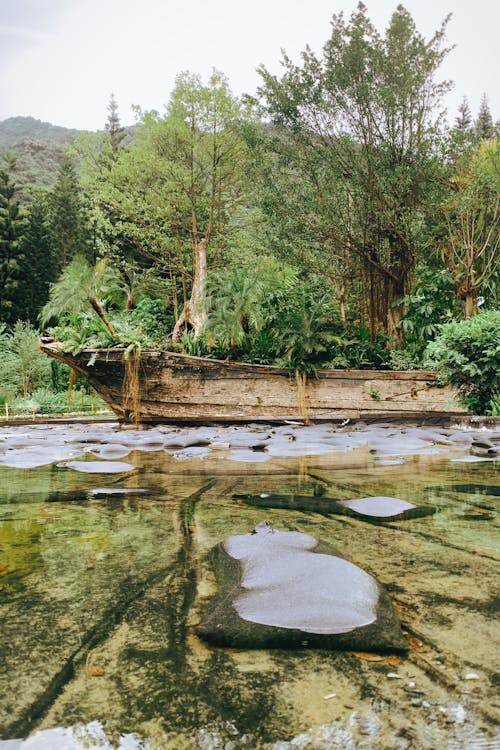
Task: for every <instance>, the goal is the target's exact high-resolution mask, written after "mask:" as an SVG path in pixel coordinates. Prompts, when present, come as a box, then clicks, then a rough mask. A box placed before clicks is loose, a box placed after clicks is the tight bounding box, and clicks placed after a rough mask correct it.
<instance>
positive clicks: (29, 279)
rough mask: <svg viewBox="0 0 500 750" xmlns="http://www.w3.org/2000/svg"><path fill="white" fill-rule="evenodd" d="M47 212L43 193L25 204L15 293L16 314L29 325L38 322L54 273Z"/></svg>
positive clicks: (55, 264) (54, 265) (55, 274)
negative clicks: (28, 204) (24, 226)
mask: <svg viewBox="0 0 500 750" xmlns="http://www.w3.org/2000/svg"><path fill="white" fill-rule="evenodd" d="M47 215H48V206H47V198H46V196H44V195H42V194H39V195H36V196H35V198H34V200H33V201H32V203H31V204H30V206H29V208H28V214H27V221H26V230H25V232H24V235H23V237H22V240H21V262H20V273H19V285H18V287H17V289H16V296H15V307H16V310H17V315H18V317H19V318H22V319H23V320H29V321H30V322H31V323H32V324H33V325H37V324H38V314H39V312H40V310H41V309H42V307H43V306H44V305H45V303H46V302H47V300H48V298H49V284H50V283H51V282H53V281H55V279H56V278H57V273H58V266H57V263H56V259H55V258H54V252H53V250H52V238H51V232H50V227H49V223H48V220H47Z"/></svg>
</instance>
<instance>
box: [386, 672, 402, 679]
mask: <svg viewBox="0 0 500 750" xmlns="http://www.w3.org/2000/svg"><path fill="white" fill-rule="evenodd" d="M386 677H390V678H392V679H393V680H402V679H403V678H402V677H401V675H400V674H398V673H397V672H387V674H386Z"/></svg>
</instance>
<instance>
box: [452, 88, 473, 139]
mask: <svg viewBox="0 0 500 750" xmlns="http://www.w3.org/2000/svg"><path fill="white" fill-rule="evenodd" d="M472 126H473V120H472V114H471V111H470V106H469V102H468V101H467V98H466V97H465V96H464V98H463V99H462V101H461V103H460V106H459V107H458V115H457V116H456V117H455V128H456V129H457V130H461V131H462V132H463V131H468V130H470V129H471V128H472Z"/></svg>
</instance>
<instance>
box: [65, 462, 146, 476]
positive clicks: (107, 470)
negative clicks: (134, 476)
mask: <svg viewBox="0 0 500 750" xmlns="http://www.w3.org/2000/svg"><path fill="white" fill-rule="evenodd" d="M57 465H58V467H59V468H62V469H75V471H83V472H84V473H86V474H119V473H120V472H121V471H132V469H134V468H135V467H134V466H133V464H128V463H126V462H125V461H64V462H63V463H60V464H57Z"/></svg>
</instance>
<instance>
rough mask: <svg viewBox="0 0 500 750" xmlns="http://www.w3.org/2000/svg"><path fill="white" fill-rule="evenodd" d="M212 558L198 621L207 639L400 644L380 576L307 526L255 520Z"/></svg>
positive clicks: (246, 644)
mask: <svg viewBox="0 0 500 750" xmlns="http://www.w3.org/2000/svg"><path fill="white" fill-rule="evenodd" d="M212 561H213V564H214V568H215V573H216V578H217V583H218V587H219V590H218V593H217V595H216V596H215V597H214V598H213V599H212V600H211V602H210V603H209V604H208V606H207V609H206V611H205V617H204V619H203V621H202V623H201V624H200V626H199V627H198V628H197V633H198V635H200V636H201V637H202V638H204V639H205V640H207V641H208V642H209V643H213V644H216V645H220V646H230V647H242V648H272V647H275V648H302V647H304V646H311V647H314V648H329V649H355V650H363V651H366V650H376V651H406V650H407V644H406V640H405V638H404V637H403V634H402V632H401V627H400V624H399V621H398V620H397V617H396V615H395V613H394V610H393V608H392V604H391V601H390V599H389V597H388V595H387V593H386V592H385V590H384V589H383V588H382V587H381V586H380V584H379V583H378V582H377V581H376V580H375V579H374V578H373V577H372V576H370V575H369V574H368V573H366V572H365V571H363V570H362V569H361V568H359V567H357V566H356V565H354V564H353V563H351V562H349V561H348V560H345V558H343V557H342V556H341V555H340V554H338V552H336V551H335V550H333V548H331V547H329V546H328V545H325V544H323V543H321V542H318V541H317V540H316V539H314V537H311V536H309V535H308V534H303V533H300V532H297V531H284V532H283V531H274V530H272V529H271V528H270V527H269V526H268V524H266V523H265V522H262V523H261V524H259V525H258V526H257V527H256V529H255V531H254V532H252V533H250V534H243V535H238V536H232V537H229V538H228V539H227V540H226V541H225V542H223V543H221V544H219V545H217V547H215V548H214V549H213V551H212Z"/></svg>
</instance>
